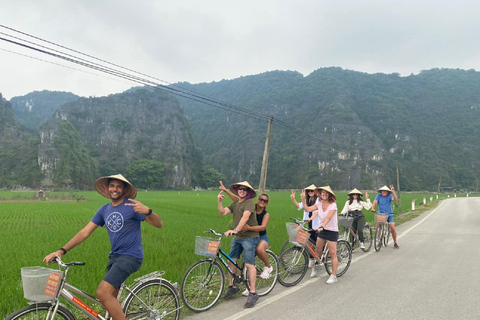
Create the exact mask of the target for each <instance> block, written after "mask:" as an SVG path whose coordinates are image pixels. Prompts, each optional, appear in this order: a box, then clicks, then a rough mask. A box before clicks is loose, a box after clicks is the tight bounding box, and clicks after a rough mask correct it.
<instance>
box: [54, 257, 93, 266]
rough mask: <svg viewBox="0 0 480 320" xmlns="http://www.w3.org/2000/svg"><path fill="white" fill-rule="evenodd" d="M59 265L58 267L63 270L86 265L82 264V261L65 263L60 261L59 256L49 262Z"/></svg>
mask: <svg viewBox="0 0 480 320" xmlns="http://www.w3.org/2000/svg"><path fill="white" fill-rule="evenodd" d="M51 262H53V263H58V265H59V266H60V267H62V268H64V269H65V268H67V267H70V266H84V265H85V262H80V261H72V262H69V263H65V262H63V261H62V259H60V257H59V256H55V257H53V258H52V260H50V261H49V263H51Z"/></svg>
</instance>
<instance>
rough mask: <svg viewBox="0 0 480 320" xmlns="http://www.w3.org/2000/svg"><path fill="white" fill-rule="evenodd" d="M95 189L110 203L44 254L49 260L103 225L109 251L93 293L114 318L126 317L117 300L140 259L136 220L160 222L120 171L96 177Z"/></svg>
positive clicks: (139, 240) (138, 222)
mask: <svg viewBox="0 0 480 320" xmlns="http://www.w3.org/2000/svg"><path fill="white" fill-rule="evenodd" d="M95 189H96V190H97V191H98V193H100V194H101V195H102V196H104V197H105V198H108V199H110V200H111V203H108V204H105V205H103V206H102V207H100V208H99V209H98V211H97V213H95V215H94V216H93V218H92V220H91V221H90V222H89V223H88V224H87V225H86V226H85V227H84V228H83V229H82V230H80V231H79V232H78V233H77V234H76V235H75V236H74V237H73V238H72V239H71V240H70V241H68V242H67V244H66V245H64V246H63V247H62V248H60V249H58V250H57V251H55V252H52V253H50V254H49V255H47V256H46V257H45V258H44V259H43V261H44V262H46V263H47V264H49V262H50V261H51V260H52V259H53V258H54V257H55V256H58V257H60V258H61V257H62V256H63V255H65V254H66V253H67V252H68V251H70V250H72V249H73V248H75V247H76V246H78V245H79V244H80V243H82V242H83V241H85V240H86V239H87V238H88V237H89V236H90V235H91V234H92V232H93V231H95V229H97V227H99V226H100V227H103V226H105V227H106V228H107V231H108V236H109V237H110V244H111V250H112V251H111V252H110V253H109V261H108V265H107V271H106V275H105V277H104V278H103V280H102V281H101V282H100V284H99V286H98V288H97V297H98V299H99V300H100V302H101V303H102V304H103V305H104V306H105V308H106V309H107V311H108V313H109V314H110V316H111V317H112V318H113V319H114V320H126V319H127V318H126V317H125V314H124V313H123V311H122V306H121V305H120V303H119V301H118V300H117V296H118V291H119V289H120V287H121V285H122V283H123V282H125V280H126V279H127V278H128V277H129V276H130V275H131V274H132V273H133V272H136V271H138V270H139V269H140V266H141V265H142V262H143V246H142V235H141V231H140V223H141V222H142V221H147V222H148V223H149V224H151V225H152V226H154V227H157V228H161V227H162V226H163V223H162V219H161V218H160V216H159V215H158V214H156V213H154V212H153V211H152V209H150V208H149V207H147V206H145V205H143V204H142V203H141V202H139V201H136V200H134V199H135V197H136V196H137V190H136V189H135V187H134V186H133V185H132V184H131V183H130V182H129V181H128V180H127V179H125V177H123V176H122V175H121V174H117V175H113V176H107V177H102V178H99V179H98V180H97V181H95Z"/></svg>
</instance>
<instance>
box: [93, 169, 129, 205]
mask: <svg viewBox="0 0 480 320" xmlns="http://www.w3.org/2000/svg"><path fill="white" fill-rule="evenodd" d="M108 179H115V180H120V181H123V182H125V183H126V184H127V186H126V188H125V197H126V198H130V199H135V197H136V196H137V189H135V187H134V186H133V184H131V183H130V182H129V181H128V180H127V179H125V177H124V176H122V175H121V174H115V175H113V176H106V177H101V178H98V179H97V181H95V184H94V186H95V190H97V192H98V193H100V194H101V195H102V196H104V197H105V198H108V199H110V194H109V193H108Z"/></svg>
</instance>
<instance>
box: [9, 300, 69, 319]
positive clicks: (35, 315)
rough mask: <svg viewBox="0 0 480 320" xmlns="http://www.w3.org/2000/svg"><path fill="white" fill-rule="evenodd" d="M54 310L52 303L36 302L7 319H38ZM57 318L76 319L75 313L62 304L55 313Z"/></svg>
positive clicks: (43, 317) (44, 317) (45, 316)
mask: <svg viewBox="0 0 480 320" xmlns="http://www.w3.org/2000/svg"><path fill="white" fill-rule="evenodd" d="M52 310H53V306H52V304H50V303H35V304H31V305H29V306H28V307H25V308H22V309H20V310H18V311H15V312H14V313H12V314H11V315H9V316H8V317H7V319H6V320H17V319H20V320H37V319H46V318H47V315H48V313H49V312H51V311H52ZM54 319H55V320H61V319H64V320H76V318H75V315H74V314H73V313H72V311H70V310H69V309H67V308H66V307H64V306H62V305H60V306H59V307H58V310H57V314H56V315H55V318H54Z"/></svg>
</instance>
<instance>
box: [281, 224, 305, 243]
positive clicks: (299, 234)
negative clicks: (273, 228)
mask: <svg viewBox="0 0 480 320" xmlns="http://www.w3.org/2000/svg"><path fill="white" fill-rule="evenodd" d="M286 226H287V233H288V241H289V242H290V243H293V244H294V245H296V246H305V245H307V243H308V238H309V237H310V234H309V233H308V232H306V231H305V230H303V229H302V227H300V226H299V225H298V224H295V223H293V222H286Z"/></svg>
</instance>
